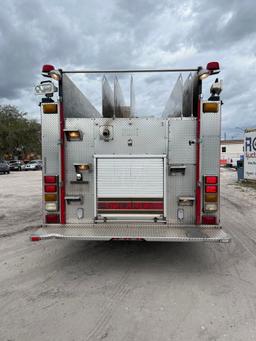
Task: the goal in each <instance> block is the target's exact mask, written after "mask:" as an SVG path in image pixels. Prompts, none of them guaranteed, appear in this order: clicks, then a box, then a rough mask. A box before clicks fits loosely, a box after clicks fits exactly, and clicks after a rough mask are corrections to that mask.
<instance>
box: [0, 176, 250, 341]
mask: <svg viewBox="0 0 256 341" xmlns="http://www.w3.org/2000/svg"><path fill="white" fill-rule="evenodd" d="M40 177H41V173H40V172H27V173H26V172H24V173H23V172H20V173H13V174H11V175H1V176H0V188H1V191H0V234H1V236H2V237H1V238H0V257H1V258H0V259H1V261H0V274H1V275H0V288H1V290H0V307H1V309H0V320H1V325H0V340H6V341H7V340H9V341H11V340H12V341H13V340H17V341H19V340H24V341H28V340H47V341H48V340H54V341H58V340H61V341H64V340H69V341H70V340H75V341H77V340H111V341H113V340H117V341H121V340H125V341H133V340H136V341H137V340H139V341H140V340H143V341H149V340H154V341H155V340H156V341H157V340H164V341H165V340H179V341H183V340H190V341H193V340H197V341H198V340H209V341H214V340H227V341H230V340H232V341H236V340H243V341H245V340H246V341H247V340H256V323H255V320H256V200H255V199H256V190H255V189H252V188H244V187H242V186H239V185H237V184H236V173H235V172H234V171H232V170H222V172H221V182H222V186H221V216H222V225H223V228H224V229H225V230H226V231H227V232H228V233H229V234H230V235H231V236H232V242H231V243H230V244H210V243H205V244H202V243H145V242H84V241H83V242H82V241H81V242H78V241H57V240H49V241H41V242H37V243H32V242H30V241H29V235H30V232H29V231H24V232H20V233H18V231H19V230H24V229H25V228H26V226H30V225H37V224H39V223H40V206H41V204H40V200H41V197H40V192H41V179H40ZM13 233H14V234H13ZM7 234H10V236H6V235H7Z"/></svg>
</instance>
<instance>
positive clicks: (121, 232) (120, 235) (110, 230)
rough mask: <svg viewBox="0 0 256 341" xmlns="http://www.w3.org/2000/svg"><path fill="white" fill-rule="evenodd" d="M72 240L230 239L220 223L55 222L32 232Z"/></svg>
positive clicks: (37, 236)
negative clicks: (62, 223) (65, 223)
mask: <svg viewBox="0 0 256 341" xmlns="http://www.w3.org/2000/svg"><path fill="white" fill-rule="evenodd" d="M53 238H55V239H71V240H112V239H122V240H146V241H161V242H164V241H166V242H225V243H227V242H229V241H230V240H231V239H230V237H229V235H228V234H226V233H225V232H224V231H223V230H222V229H221V227H220V226H215V225H200V226H197V225H188V226H181V225H171V224H141V223H140V224H131V223H129V224H128V223H127V224H104V223H102V224H67V225H60V224H52V225H46V226H42V227H40V228H39V229H37V230H35V231H33V232H32V234H31V240H32V241H38V240H43V239H53Z"/></svg>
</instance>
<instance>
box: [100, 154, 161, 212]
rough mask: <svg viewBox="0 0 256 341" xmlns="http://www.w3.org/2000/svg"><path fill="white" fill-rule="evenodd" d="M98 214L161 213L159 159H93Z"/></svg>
mask: <svg viewBox="0 0 256 341" xmlns="http://www.w3.org/2000/svg"><path fill="white" fill-rule="evenodd" d="M96 167H97V173H96V174H97V178H96V193H97V198H96V205H97V214H100V215H107V214H111V215H112V214H113V215H148V214H150V215H154V216H159V215H161V216H163V214H164V187H165V184H164V158H163V157H111V158H110V157H109V158H104V157H97V159H96Z"/></svg>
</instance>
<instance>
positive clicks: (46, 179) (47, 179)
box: [44, 175, 57, 184]
mask: <svg viewBox="0 0 256 341" xmlns="http://www.w3.org/2000/svg"><path fill="white" fill-rule="evenodd" d="M56 181H57V176H52V175H46V176H45V177H44V183H46V184H55V183H56Z"/></svg>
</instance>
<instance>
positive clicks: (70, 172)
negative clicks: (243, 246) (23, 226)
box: [31, 62, 230, 242]
mask: <svg viewBox="0 0 256 341" xmlns="http://www.w3.org/2000/svg"><path fill="white" fill-rule="evenodd" d="M219 71H220V70H219V64H218V63H217V62H211V63H208V65H207V67H206V68H203V67H197V68H190V69H165V70H163V69H159V70H101V71H92V70H81V71H79V70H77V71H68V70H67V71H64V70H61V69H55V68H54V67H53V66H52V65H44V66H43V70H42V74H43V75H44V76H46V77H48V79H46V80H45V81H42V82H41V83H40V84H39V85H38V86H36V89H35V90H36V93H37V94H38V95H41V96H42V99H41V102H40V106H41V113H42V115H41V116H42V158H43V224H42V226H41V227H40V228H39V229H37V230H35V231H33V233H32V236H31V240H32V241H38V240H41V239H50V238H56V239H77V240H117V239H120V240H145V241H182V242H185V241H189V242H193V241H216V242H228V241H229V240H230V238H229V236H228V235H227V234H226V233H225V232H224V231H223V230H222V228H221V225H220V215H219V212H220V173H219V160H220V135H221V132H220V129H221V126H220V123H221V100H220V97H219V95H220V92H221V88H222V86H221V82H220V81H218V79H216V80H215V83H213V85H212V87H211V89H210V92H211V95H210V97H209V99H208V100H203V97H202V81H203V79H204V78H206V77H207V76H209V75H214V74H216V73H219ZM144 72H145V73H146V72H148V73H149V72H159V73H162V72H165V73H172V72H178V73H180V74H179V76H178V79H177V81H176V83H175V86H174V88H173V90H172V92H171V94H170V96H169V98H168V101H167V103H166V106H165V108H164V110H163V113H162V116H161V117H152V116H148V117H142V116H140V113H137V112H136V110H135V105H134V103H135V100H134V98H135V95H134V87H133V77H131V80H130V103H129V105H126V104H125V101H124V96H123V93H122V89H121V85H120V82H119V79H118V78H117V76H116V75H119V74H122V75H123V74H131V75H134V74H139V73H144ZM75 73H80V74H85V75H88V74H102V75H103V78H102V109H101V112H100V111H98V110H97V109H96V108H95V107H94V106H93V105H92V103H91V102H90V101H89V99H88V98H87V97H86V96H85V94H83V93H82V91H81V90H80V89H79V88H78V87H77V86H76V85H75V84H74V82H73V80H72V79H71V76H72V74H75ZM109 74H114V75H115V76H114V78H113V85H112V84H111V82H110V81H109V79H108V75H109ZM70 75H71V76H70ZM184 75H187V77H186V80H185V81H183V78H184ZM111 80H112V79H111ZM87 81H88V79H87ZM149 115H150V112H149Z"/></svg>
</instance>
